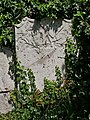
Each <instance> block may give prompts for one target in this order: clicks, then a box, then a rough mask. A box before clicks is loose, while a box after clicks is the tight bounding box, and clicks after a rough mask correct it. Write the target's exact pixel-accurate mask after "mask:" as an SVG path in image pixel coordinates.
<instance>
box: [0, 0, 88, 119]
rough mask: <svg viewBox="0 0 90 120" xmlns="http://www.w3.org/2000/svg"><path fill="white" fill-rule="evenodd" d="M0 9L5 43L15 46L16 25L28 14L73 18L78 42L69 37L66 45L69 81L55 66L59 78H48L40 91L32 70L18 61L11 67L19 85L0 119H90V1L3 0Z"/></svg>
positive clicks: (1, 39)
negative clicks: (10, 107) (6, 110)
mask: <svg viewBox="0 0 90 120" xmlns="http://www.w3.org/2000/svg"><path fill="white" fill-rule="evenodd" d="M0 11H1V14H0V42H1V43H2V44H3V45H7V46H9V47H11V48H13V42H14V29H13V25H14V24H17V23H19V22H20V20H21V19H22V18H23V17H25V16H28V17H30V18H35V19H41V18H43V17H50V18H53V19H57V18H62V19H64V18H67V19H72V35H73V37H74V41H75V42H73V41H72V40H70V39H67V41H66V45H65V53H66V55H65V64H66V66H65V67H66V80H63V78H62V77H61V73H60V70H59V68H58V67H56V75H55V76H56V81H49V80H47V79H45V80H44V90H43V91H42V92H41V91H39V90H37V88H36V86H35V77H34V75H33V72H32V71H31V70H30V69H24V67H23V66H20V64H19V63H18V62H16V64H15V65H16V66H15V67H13V66H12V67H11V68H12V69H11V70H13V72H12V73H14V75H15V78H16V79H15V83H16V88H15V90H14V91H13V92H11V101H12V102H13V103H12V104H13V105H14V109H13V110H12V111H11V112H9V113H8V114H6V115H4V116H3V115H1V116H0V119H1V120H3V119H4V120H10V119H11V120H18V119H21V120H39V119H40V120H59V119H62V120H88V119H90V118H89V116H90V1H89V0H66V1H65V0H61V1H60V0H18V1H17V0H14V1H13V0H2V1H0ZM12 76H13V74H12ZM64 81H66V83H64V86H63V87H61V86H62V84H63V82H64Z"/></svg>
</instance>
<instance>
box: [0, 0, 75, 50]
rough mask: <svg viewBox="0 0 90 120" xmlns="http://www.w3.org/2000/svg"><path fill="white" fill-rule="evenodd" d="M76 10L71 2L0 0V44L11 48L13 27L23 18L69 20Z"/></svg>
mask: <svg viewBox="0 0 90 120" xmlns="http://www.w3.org/2000/svg"><path fill="white" fill-rule="evenodd" d="M76 10H77V4H76V2H75V1H72V2H71V0H67V1H65V0H61V1H60V0H18V1H17V0H1V1H0V43H2V44H3V45H6V46H8V47H10V48H13V42H14V29H13V27H14V25H15V24H17V23H19V22H20V21H21V20H22V18H23V17H25V16H28V17H30V18H35V19H41V18H44V17H49V18H53V19H57V18H69V19H70V18H72V16H73V13H76Z"/></svg>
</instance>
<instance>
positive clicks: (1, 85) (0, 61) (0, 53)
mask: <svg viewBox="0 0 90 120" xmlns="http://www.w3.org/2000/svg"><path fill="white" fill-rule="evenodd" d="M11 58H12V52H11V51H10V50H9V49H8V48H5V47H1V46H0V112H1V113H6V112H8V111H9V110H11V109H12V106H11V104H9V103H8V100H9V97H10V96H9V93H3V92H6V91H10V90H12V89H13V88H14V81H13V80H11V78H10V76H9V74H8V71H9V62H10V61H11Z"/></svg>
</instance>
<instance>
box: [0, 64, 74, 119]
mask: <svg viewBox="0 0 90 120" xmlns="http://www.w3.org/2000/svg"><path fill="white" fill-rule="evenodd" d="M16 75H17V79H16V80H17V84H18V88H17V89H16V88H15V90H13V91H12V92H11V94H10V96H11V101H12V102H13V105H14V109H13V110H12V111H11V112H9V113H8V114H6V115H4V116H3V115H2V116H1V118H2V119H4V120H18V119H21V120H39V119H40V120H58V119H60V118H62V120H67V119H69V118H70V117H71V116H72V110H71V109H72V106H71V100H70V96H69V93H70V91H69V89H68V87H70V86H72V85H73V84H72V83H71V82H70V83H69V84H68V85H65V86H63V88H62V87H61V84H60V81H61V73H60V70H59V68H58V67H57V66H56V80H57V81H50V80H47V79H45V80H44V89H43V91H42V92H41V91H40V90H38V89H36V86H35V77H34V75H33V72H32V71H31V69H24V67H23V66H21V65H20V64H19V63H18V62H17V73H16ZM59 75H60V76H59ZM57 83H59V84H60V86H59V87H57ZM61 83H62V82H61Z"/></svg>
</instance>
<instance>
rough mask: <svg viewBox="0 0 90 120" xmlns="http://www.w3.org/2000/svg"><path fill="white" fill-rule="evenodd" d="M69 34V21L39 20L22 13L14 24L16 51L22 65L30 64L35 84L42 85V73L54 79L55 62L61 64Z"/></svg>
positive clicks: (38, 86) (27, 66) (40, 87)
mask: <svg viewBox="0 0 90 120" xmlns="http://www.w3.org/2000/svg"><path fill="white" fill-rule="evenodd" d="M67 37H69V38H71V37H72V36H71V21H67V20H64V21H62V20H60V19H58V20H55V21H54V20H51V19H47V18H44V19H42V20H41V21H37V20H34V19H30V18H27V17H25V18H24V19H23V20H22V22H21V23H20V24H18V25H16V26H15V39H16V53H17V57H18V59H19V60H20V61H21V63H22V65H24V66H25V67H26V68H31V69H32V70H33V72H34V74H35V77H36V86H37V88H39V89H40V90H42V89H43V80H44V77H46V78H48V79H50V80H55V66H56V65H57V66H59V67H60V68H61V70H62V73H63V72H64V70H63V69H62V68H63V66H64V56H65V53H64V45H65V41H66V38H67Z"/></svg>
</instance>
